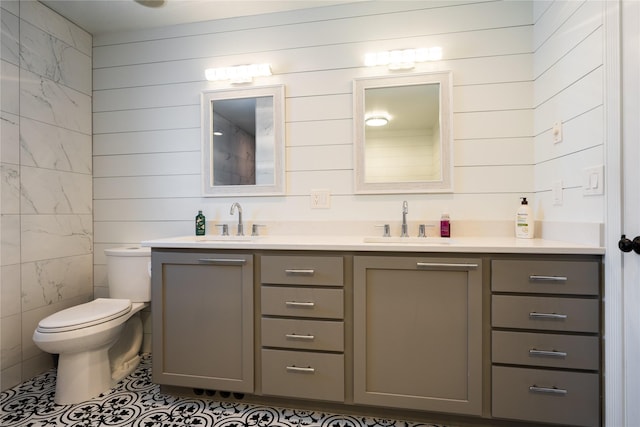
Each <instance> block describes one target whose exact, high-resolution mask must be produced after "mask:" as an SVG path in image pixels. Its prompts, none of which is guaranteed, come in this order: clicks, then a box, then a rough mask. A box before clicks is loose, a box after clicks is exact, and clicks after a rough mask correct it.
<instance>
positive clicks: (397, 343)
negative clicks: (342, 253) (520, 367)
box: [354, 256, 482, 415]
mask: <svg viewBox="0 0 640 427" xmlns="http://www.w3.org/2000/svg"><path fill="white" fill-rule="evenodd" d="M425 264H429V266H430V267H429V269H426V270H425V269H421V265H425ZM437 265H441V267H440V268H438V267H436V266H437ZM456 266H458V267H456ZM474 266H475V267H474ZM354 400H355V401H356V403H364V404H373V405H380V406H393V407H398V408H411V409H421V410H433V411H444V412H453V413H464V414H476V415H479V414H480V413H481V410H482V267H481V262H480V260H478V259H442V258H435V259H434V258H411V257H404V258H393V257H382V256H357V257H355V258H354Z"/></svg>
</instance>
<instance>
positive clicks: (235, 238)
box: [196, 235, 256, 242]
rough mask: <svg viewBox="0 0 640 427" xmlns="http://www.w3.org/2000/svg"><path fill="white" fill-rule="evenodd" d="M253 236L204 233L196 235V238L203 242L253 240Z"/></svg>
mask: <svg viewBox="0 0 640 427" xmlns="http://www.w3.org/2000/svg"><path fill="white" fill-rule="evenodd" d="M255 238H256V237H255V236H222V235H206V236H196V240H198V241H203V242H251V241H253V240H255Z"/></svg>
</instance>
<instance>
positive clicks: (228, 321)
mask: <svg viewBox="0 0 640 427" xmlns="http://www.w3.org/2000/svg"><path fill="white" fill-rule="evenodd" d="M152 266H153V270H152V318H153V381H154V382H155V383H158V384H163V385H173V386H182V387H190V388H199V389H209V390H221V391H231V392H243V393H244V392H247V393H251V392H253V389H254V381H253V375H254V373H253V363H254V362H253V361H254V357H253V319H254V312H253V255H251V254H245V253H215V252H197V251H190V250H173V251H171V250H154V251H153V252H152Z"/></svg>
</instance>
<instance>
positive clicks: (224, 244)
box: [142, 235, 605, 255]
mask: <svg viewBox="0 0 640 427" xmlns="http://www.w3.org/2000/svg"><path fill="white" fill-rule="evenodd" d="M383 239H384V238H381V237H362V236H310V235H309V236H286V235H285V236H270V235H269V236H258V237H248V236H247V237H244V238H237V237H235V236H230V237H227V238H226V239H225V238H223V237H220V236H212V235H208V236H204V239H203V238H202V237H196V236H180V237H173V238H165V239H156V240H146V241H143V242H142V246H149V247H151V248H176V249H254V250H257V249H264V250H304V251H359V252H361V251H365V252H366V251H370V252H430V253H444V254H446V253H502V254H507V253H508V254H565V255H603V254H604V253H605V250H604V247H601V246H588V245H580V244H576V243H569V242H560V241H554V240H543V239H516V238H512V237H495V238H493V237H453V238H451V239H442V238H433V237H427V238H417V237H409V238H406V240H403V238H399V237H391V238H388V239H389V240H383Z"/></svg>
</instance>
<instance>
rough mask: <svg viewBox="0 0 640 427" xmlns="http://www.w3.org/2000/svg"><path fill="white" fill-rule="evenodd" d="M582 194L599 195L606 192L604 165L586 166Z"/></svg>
mask: <svg viewBox="0 0 640 427" xmlns="http://www.w3.org/2000/svg"><path fill="white" fill-rule="evenodd" d="M582 194H584V195H585V196H598V195H601V194H604V166H603V165H599V166H593V167H590V168H585V169H584V170H583V175H582Z"/></svg>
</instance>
